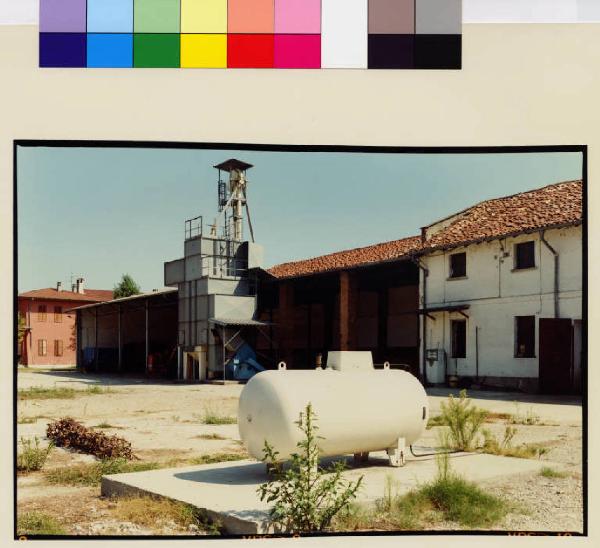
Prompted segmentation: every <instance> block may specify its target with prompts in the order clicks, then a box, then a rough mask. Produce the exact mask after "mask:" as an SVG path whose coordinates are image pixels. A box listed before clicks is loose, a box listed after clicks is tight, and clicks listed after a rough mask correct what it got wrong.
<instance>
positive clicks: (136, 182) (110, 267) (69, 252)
mask: <svg viewBox="0 0 600 548" xmlns="http://www.w3.org/2000/svg"><path fill="white" fill-rule="evenodd" d="M228 158H238V159H240V160H243V161H245V162H248V163H251V164H254V166H255V167H254V168H252V169H251V170H249V171H248V179H249V187H248V199H249V205H250V212H251V216H252V224H253V228H254V234H255V238H256V241H257V243H260V244H261V245H263V246H264V247H265V265H264V266H266V267H269V266H272V265H274V264H278V263H281V262H286V261H291V260H297V259H304V258H309V257H314V256H318V255H322V254H324V253H330V252H333V251H339V250H343V249H351V248H354V247H360V246H364V245H370V244H374V243H379V242H384V241H389V240H395V239H399V238H403V237H406V236H412V235H416V234H419V233H420V227H422V226H425V225H428V224H431V223H432V222H434V221H436V220H438V219H441V218H444V217H446V216H448V215H450V214H452V213H455V212H457V211H460V210H462V209H464V208H466V207H469V206H471V205H474V204H476V203H478V202H480V201H481V200H486V199H489V198H495V197H500V196H505V195H509V194H514V193H517V192H522V191H526V190H531V189H534V188H539V187H542V186H545V185H547V184H552V183H555V182H559V181H565V180H572V179H579V178H581V170H582V158H581V154H579V153H536V154H529V153H519V154H460V155H457V154H427V155H425V154H420V155H419V154H374V153H333V152H328V153H314V152H248V151H222V150H164V149H149V148H148V149H107V148H46V147H36V148H33V147H19V148H18V171H17V200H18V201H17V205H18V217H17V222H18V269H19V276H18V285H19V288H18V289H19V292H22V291H28V290H30V289H38V288H43V287H53V286H55V284H56V282H57V281H62V282H63V287H65V288H69V287H70V284H71V278H72V277H78V276H82V277H84V278H85V279H86V284H85V285H86V287H89V288H94V289H112V288H113V287H114V286H115V284H116V283H117V282H118V281H119V279H120V278H121V275H122V274H124V273H128V274H130V275H131V276H133V278H134V279H135V280H136V281H137V282H138V283H139V284H140V286H141V287H142V289H143V290H146V291H150V290H152V289H155V288H161V287H163V263H164V262H165V261H170V260H174V259H178V258H180V257H181V256H183V240H184V223H185V220H186V219H189V218H192V217H196V216H197V215H203V216H204V218H205V223H207V222H212V220H213V219H214V217H215V214H216V211H217V178H218V177H217V175H218V174H217V171H216V170H215V169H214V168H213V167H212V166H213V165H215V164H218V163H220V162H222V161H223V160H226V159H228ZM246 234H247V231H246Z"/></svg>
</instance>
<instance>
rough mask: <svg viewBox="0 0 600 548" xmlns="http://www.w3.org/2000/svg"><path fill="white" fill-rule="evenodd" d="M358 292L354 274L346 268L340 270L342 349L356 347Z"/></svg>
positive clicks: (340, 344) (340, 331)
mask: <svg viewBox="0 0 600 548" xmlns="http://www.w3.org/2000/svg"><path fill="white" fill-rule="evenodd" d="M356 293H357V292H356V279H355V277H354V275H353V274H352V273H350V272H347V271H345V270H344V271H342V272H340V300H339V318H340V329H339V333H340V335H339V337H340V340H339V349H340V350H351V349H352V348H353V347H354V331H355V329H354V328H355V325H356Z"/></svg>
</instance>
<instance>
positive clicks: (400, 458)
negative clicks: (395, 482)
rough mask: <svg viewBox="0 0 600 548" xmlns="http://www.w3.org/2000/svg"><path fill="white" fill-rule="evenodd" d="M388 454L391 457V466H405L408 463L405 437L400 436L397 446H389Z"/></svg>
mask: <svg viewBox="0 0 600 548" xmlns="http://www.w3.org/2000/svg"><path fill="white" fill-rule="evenodd" d="M387 454H388V457H389V458H390V465H391V466H394V467H397V466H404V465H405V464H406V458H405V454H406V442H405V440H404V438H400V439H399V440H398V444H397V445H396V446H395V447H390V448H388V450H387Z"/></svg>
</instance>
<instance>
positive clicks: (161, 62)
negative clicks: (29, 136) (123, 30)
mask: <svg viewBox="0 0 600 548" xmlns="http://www.w3.org/2000/svg"><path fill="white" fill-rule="evenodd" d="M179 50H180V47H179V34H134V35H133V66H134V67H142V68H144V67H148V68H179Z"/></svg>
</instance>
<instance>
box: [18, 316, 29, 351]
mask: <svg viewBox="0 0 600 548" xmlns="http://www.w3.org/2000/svg"><path fill="white" fill-rule="evenodd" d="M26 328H27V323H26V321H25V316H23V314H21V313H20V312H19V315H18V328H17V340H18V341H19V348H20V347H21V345H22V344H23V338H24V337H25V331H26Z"/></svg>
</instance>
